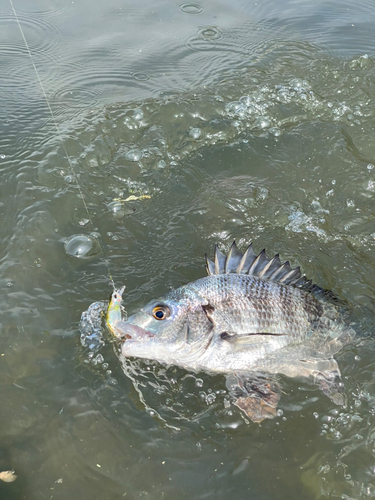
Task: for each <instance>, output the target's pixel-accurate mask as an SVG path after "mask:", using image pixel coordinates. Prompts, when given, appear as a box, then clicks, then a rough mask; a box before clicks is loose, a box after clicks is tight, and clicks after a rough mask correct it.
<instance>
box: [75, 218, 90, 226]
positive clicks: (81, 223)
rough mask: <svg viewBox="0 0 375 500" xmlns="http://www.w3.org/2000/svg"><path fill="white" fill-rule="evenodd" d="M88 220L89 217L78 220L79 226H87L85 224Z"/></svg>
mask: <svg viewBox="0 0 375 500" xmlns="http://www.w3.org/2000/svg"><path fill="white" fill-rule="evenodd" d="M89 222H90V220H89V219H81V220H80V221H79V222H78V224H79V225H80V226H87V224H88V223H89Z"/></svg>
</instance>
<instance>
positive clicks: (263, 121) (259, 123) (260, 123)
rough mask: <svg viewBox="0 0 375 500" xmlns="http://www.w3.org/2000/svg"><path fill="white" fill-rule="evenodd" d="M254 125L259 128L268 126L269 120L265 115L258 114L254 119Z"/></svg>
mask: <svg viewBox="0 0 375 500" xmlns="http://www.w3.org/2000/svg"><path fill="white" fill-rule="evenodd" d="M255 126H256V127H258V128H261V129H264V128H267V127H269V126H270V120H269V119H268V118H266V117H265V116H260V117H259V118H257V119H256V120H255Z"/></svg>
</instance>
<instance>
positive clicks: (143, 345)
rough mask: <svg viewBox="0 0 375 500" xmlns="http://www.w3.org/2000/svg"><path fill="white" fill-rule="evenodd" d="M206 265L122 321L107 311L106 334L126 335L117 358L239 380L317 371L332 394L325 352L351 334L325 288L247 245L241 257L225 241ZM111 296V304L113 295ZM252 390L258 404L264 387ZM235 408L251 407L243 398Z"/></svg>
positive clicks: (331, 368) (330, 362) (334, 373)
mask: <svg viewBox="0 0 375 500" xmlns="http://www.w3.org/2000/svg"><path fill="white" fill-rule="evenodd" d="M206 269H207V272H208V276H206V277H205V278H201V279H198V280H197V281H194V282H192V283H188V284H187V285H184V286H182V287H180V288H178V289H176V290H172V291H170V292H168V293H167V294H166V295H165V296H164V297H161V298H159V299H157V300H152V301H151V302H149V303H148V304H147V305H146V306H145V307H143V308H142V309H141V311H139V312H138V313H136V314H134V315H133V316H131V317H130V318H129V319H128V320H127V321H124V320H122V319H121V318H120V316H119V315H118V310H117V312H116V313H114V314H113V315H112V314H108V320H109V321H110V327H111V330H112V332H114V333H115V334H116V335H117V336H119V337H124V338H125V339H126V340H125V341H124V342H123V344H122V354H123V355H124V356H126V357H130V356H131V357H138V358H147V359H153V360H157V361H159V362H162V363H166V364H173V365H178V366H181V367H183V368H186V369H189V370H206V371H210V372H219V373H226V374H236V375H238V376H239V377H240V379H241V380H242V382H243V380H245V379H246V380H249V377H250V375H249V374H251V373H253V374H254V373H259V372H262V373H285V374H286V375H290V376H294V375H305V376H306V375H307V376H308V375H314V377H317V378H319V377H320V375H322V377H323V380H324V382H322V383H321V384H320V385H321V386H322V388H323V390H324V388H326V390H325V391H324V392H326V393H327V394H328V395H331V393H332V392H335V391H336V392H337V390H336V389H337V388H338V385H339V384H338V382H337V380H338V377H339V376H340V374H339V370H338V366H337V363H336V361H335V360H334V359H333V358H332V356H333V354H335V353H336V352H337V351H338V350H339V349H340V348H341V347H342V346H343V345H344V344H346V343H347V342H348V341H349V340H351V339H352V337H353V334H354V332H353V331H352V330H351V329H350V328H349V327H348V326H347V325H346V323H345V321H344V320H343V319H342V318H341V315H340V313H339V307H337V305H336V304H335V300H334V296H333V294H332V293H331V292H328V291H325V290H323V289H321V288H320V287H318V286H317V285H314V284H312V282H311V281H309V280H307V278H306V277H305V276H301V272H300V269H299V268H296V269H291V268H290V265H289V263H288V262H286V263H284V264H282V263H281V261H280V259H279V257H278V255H276V256H275V257H273V258H272V259H269V258H268V257H267V256H266V254H265V252H264V251H263V252H261V253H260V254H259V255H256V254H255V253H254V252H253V249H252V246H251V245H250V246H249V248H248V249H247V251H246V252H245V253H244V254H242V253H241V252H240V251H239V250H238V248H237V247H236V245H235V243H233V245H232V248H231V250H230V252H229V255H228V257H226V256H224V255H223V254H222V253H221V252H220V251H219V249H218V248H217V247H216V248H215V258H214V261H210V260H209V259H208V258H207V256H206ZM116 298H117V302H116V303H118V300H119V294H118V292H117V296H116ZM120 299H121V294H120ZM113 304H115V302H113ZM244 375H246V377H244ZM250 378H251V377H250ZM253 378H254V377H253ZM262 384H263V382H262ZM262 384H260V385H259V384H258V386H261V387H263V385H262ZM240 385H241V384H240ZM333 385H335V388H333V387H332V386H333ZM253 386H254V384H253V385H251V387H253ZM258 386H257V387H258ZM244 387H245V385H244V384H242V389H244ZM246 387H248V386H246ZM327 387H328V389H327ZM258 389H259V387H258ZM267 390H268V389H267ZM266 392H267V391H266ZM271 392H272V391H271ZM245 393H246V395H247V396H248V395H249V390H246V391H245ZM254 394H255V395H256V397H258V399H260V400H261V402H262V404H263V403H264V399H265V398H264V397H262V395H263V396H264V390H262V389H259V390H256V391H255V393H254ZM254 394H250V396H251V397H253V396H254ZM240 399H241V398H239V400H240ZM245 399H246V398H245ZM332 399H334V398H333V397H332ZM339 399H340V398H339ZM253 403H254V401H251V406H253ZM266 404H268V403H266ZM243 405H245V407H246V408H247V410H245V409H244V408H243V407H242V409H244V411H246V412H247V413H248V414H249V412H250V413H251V412H253V410H254V409H253V408H251V409H249V407H248V398H247V399H246V403H243ZM238 406H240V405H239V404H238ZM263 406H264V405H263ZM240 407H241V406H240ZM258 410H259V409H258ZM258 410H257V411H258ZM266 413H267V412H266ZM249 416H250V417H251V414H249ZM268 416H269V415H266V417H268ZM266 417H264V418H266ZM251 418H252V417H251ZM253 419H254V420H255V418H253Z"/></svg>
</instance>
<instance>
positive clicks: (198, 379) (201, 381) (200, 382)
mask: <svg viewBox="0 0 375 500" xmlns="http://www.w3.org/2000/svg"><path fill="white" fill-rule="evenodd" d="M195 385H196V386H197V387H203V380H202V379H201V378H197V379H196V381H195Z"/></svg>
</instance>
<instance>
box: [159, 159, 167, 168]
mask: <svg viewBox="0 0 375 500" xmlns="http://www.w3.org/2000/svg"><path fill="white" fill-rule="evenodd" d="M166 166H167V164H166V162H165V161H164V160H160V161H158V167H159V168H165V167H166Z"/></svg>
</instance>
